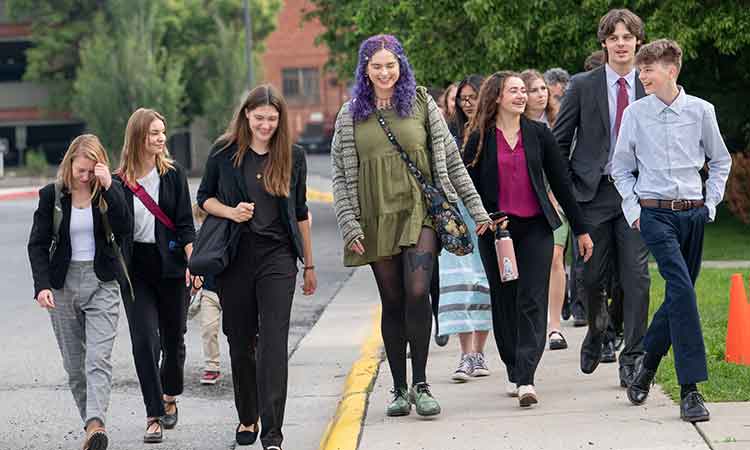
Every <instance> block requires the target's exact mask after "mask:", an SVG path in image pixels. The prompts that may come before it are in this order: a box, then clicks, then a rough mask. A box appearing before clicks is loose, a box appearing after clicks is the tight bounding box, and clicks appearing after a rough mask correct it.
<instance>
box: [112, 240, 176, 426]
mask: <svg viewBox="0 0 750 450" xmlns="http://www.w3.org/2000/svg"><path fill="white" fill-rule="evenodd" d="M130 279H131V282H132V283H133V293H134V294H135V301H127V300H126V301H125V302H124V304H125V314H126V315H127V317H128V327H129V328H130V341H131V343H132V346H133V359H134V360H135V371H136V373H137V374H138V381H139V383H140V385H141V393H142V395H143V402H144V403H145V404H146V415H147V416H148V417H159V416H163V415H164V403H163V401H162V394H166V395H179V394H182V390H183V382H184V379H185V332H186V331H187V308H188V290H187V287H186V286H185V278H184V277H183V278H162V277H161V258H160V256H159V250H158V249H157V247H156V244H142V243H138V242H136V243H135V244H134V247H133V264H132V273H131V278H130ZM160 358H161V364H160V363H159V360H160Z"/></svg>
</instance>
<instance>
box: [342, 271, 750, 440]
mask: <svg viewBox="0 0 750 450" xmlns="http://www.w3.org/2000/svg"><path fill="white" fill-rule="evenodd" d="M372 284H373V286H372V288H373V289H374V288H375V286H374V282H373V283H372ZM585 331H586V328H573V327H572V326H569V327H565V328H564V332H565V335H566V338H567V340H568V343H569V348H568V349H567V350H558V351H546V352H545V354H544V356H543V358H542V362H541V364H540V367H539V370H538V372H537V380H536V383H537V393H538V395H539V399H540V403H539V404H538V405H537V406H535V407H532V408H530V409H521V408H520V407H519V406H518V400H517V399H515V398H510V397H507V396H506V395H505V393H504V383H505V380H506V375H505V371H504V368H503V366H502V363H501V361H500V358H499V355H498V353H497V350H496V346H495V343H494V341H493V340H492V337H490V340H489V341H488V343H487V349H486V352H487V356H488V360H489V362H490V368H491V370H492V375H491V376H490V377H487V378H484V379H474V380H472V381H470V382H468V383H465V384H454V383H452V382H451V380H450V375H451V373H452V371H453V370H454V369H455V366H456V363H457V362H458V340H457V339H456V338H455V337H452V338H451V340H450V342H449V343H448V345H447V346H446V347H443V348H440V347H437V346H435V345H434V342H433V344H432V347H431V349H430V359H429V362H428V369H427V372H428V380H429V382H430V383H431V385H432V391H433V394H434V395H435V396H436V398H438V400H439V401H440V403H441V405H442V408H443V413H442V414H441V415H440V416H437V418H434V419H424V418H421V417H419V416H417V415H416V413H415V412H414V410H412V414H411V415H410V416H407V417H402V418H390V417H387V416H385V411H384V409H385V406H386V404H387V403H388V402H389V401H390V399H391V396H390V394H389V390H390V389H391V385H392V379H391V374H390V371H389V368H388V364H387V363H385V362H383V363H382V364H381V366H380V371H379V374H378V376H377V378H376V381H375V385H374V388H373V392H372V394H371V395H370V398H369V405H368V409H367V413H366V414H367V415H366V418H365V420H364V424H363V429H362V433H361V438H360V443H359V446H358V447H357V448H358V449H359V450H393V449H404V450H464V449H465V450H480V449H481V450H485V449H513V450H573V449H592V450H598V449H616V450H625V449H627V450H682V449H706V450H707V449H726V450H740V449H750V405H748V404H744V403H736V404H731V403H725V404H714V405H709V408H710V409H711V412H712V414H713V417H712V421H711V422H709V423H707V424H703V425H701V426H700V430H699V429H697V428H696V427H695V426H693V425H691V424H688V423H685V422H683V421H681V420H680V418H679V407H678V405H676V404H675V403H673V402H672V401H671V400H670V399H669V398H667V397H666V396H665V395H664V394H663V393H662V392H661V390H660V389H659V388H658V387H655V388H654V389H653V391H652V394H651V395H650V397H649V400H648V402H647V403H646V404H645V405H643V406H641V407H637V406H633V405H631V404H630V403H629V402H628V400H627V397H626V394H625V390H624V389H622V388H620V387H619V381H618V374H617V364H616V363H615V364H602V365H600V367H599V368H598V369H597V371H596V372H595V373H594V374H593V375H583V374H582V373H581V371H580V369H579V350H580V343H581V341H582V340H583V337H584V334H585ZM701 433H703V434H704V436H706V438H705V439H704V437H703V436H701ZM706 439H707V440H708V441H709V442H710V444H707V443H706ZM341 450H349V449H341ZM352 450H353V449H352Z"/></svg>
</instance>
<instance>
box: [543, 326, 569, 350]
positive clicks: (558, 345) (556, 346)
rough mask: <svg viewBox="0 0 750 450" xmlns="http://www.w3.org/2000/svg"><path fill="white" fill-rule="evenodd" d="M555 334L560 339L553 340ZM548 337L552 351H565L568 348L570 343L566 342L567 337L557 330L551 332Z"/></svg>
mask: <svg viewBox="0 0 750 450" xmlns="http://www.w3.org/2000/svg"><path fill="white" fill-rule="evenodd" d="M553 334H556V335H558V336H559V337H558V338H553V337H552V335H553ZM547 337H548V338H549V349H550V350H564V349H566V348H568V341H566V340H565V336H563V335H562V333H561V332H559V331H557V330H553V331H550V332H549V334H548V335H547Z"/></svg>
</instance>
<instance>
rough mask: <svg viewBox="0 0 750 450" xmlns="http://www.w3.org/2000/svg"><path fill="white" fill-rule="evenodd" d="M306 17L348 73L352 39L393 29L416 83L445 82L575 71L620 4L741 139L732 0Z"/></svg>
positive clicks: (397, 8)
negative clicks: (680, 53)
mask: <svg viewBox="0 0 750 450" xmlns="http://www.w3.org/2000/svg"><path fill="white" fill-rule="evenodd" d="M311 1H312V3H313V4H314V5H315V6H316V7H317V9H316V10H314V11H311V12H309V13H308V16H307V17H308V18H317V19H318V20H320V22H321V23H322V24H323V25H324V26H325V27H326V31H325V32H324V33H323V34H322V35H321V36H320V37H319V41H320V42H322V43H324V44H326V45H327V46H328V47H329V48H330V50H331V53H332V55H331V61H330V64H331V65H332V66H333V67H334V68H335V70H336V71H337V72H338V73H339V76H340V77H342V78H343V79H349V78H351V76H352V74H353V73H354V67H355V64H356V58H357V49H358V46H359V44H360V42H361V41H362V40H363V39H364V38H366V37H368V36H371V35H373V34H378V33H391V34H395V35H396V36H397V37H399V39H400V40H401V41H402V43H403V44H404V47H405V49H406V52H407V54H408V56H409V61H410V62H411V63H412V65H413V66H414V69H415V72H416V75H417V80H418V81H419V82H420V83H422V84H426V85H433V86H444V85H446V84H448V83H449V82H451V81H455V80H458V79H460V78H463V77H464V76H466V75H467V74H470V73H491V72H494V71H496V70H500V69H514V70H522V69H525V68H527V67H535V68H538V69H541V70H545V69H548V68H550V67H557V66H559V67H563V68H565V69H567V70H568V71H570V72H571V73H575V72H580V71H581V70H582V68H583V61H584V59H585V58H586V56H588V54H589V53H591V52H592V51H593V50H596V49H598V48H599V47H600V44H599V43H598V42H597V40H596V29H597V25H598V22H599V18H600V17H601V16H602V15H604V14H605V13H606V12H607V11H608V10H609V9H610V8H616V7H627V8H630V9H631V10H633V11H634V12H636V13H637V14H639V15H640V16H641V18H643V19H644V21H645V23H646V35H647V40H651V39H656V38H662V37H669V38H672V39H675V40H677V41H678V42H679V43H680V45H682V46H683V48H684V50H685V58H684V59H685V64H684V68H683V71H682V76H681V80H680V82H681V84H683V85H684V86H685V88H686V90H687V92H688V93H690V94H693V95H697V96H699V97H703V98H705V99H707V100H709V101H711V102H712V103H714V104H715V105H716V106H717V111H718V115H719V120H720V122H721V126H722V131H723V132H724V133H725V135H726V138H727V144H728V146H729V147H730V148H731V149H733V150H740V149H742V148H746V146H747V142H748V141H750V117H749V116H748V114H747V113H746V110H747V108H746V106H745V105H747V104H748V102H750V71H748V70H743V68H745V69H746V68H748V67H750V8H747V7H746V5H744V6H743V3H745V2H738V1H736V0H702V1H699V0H628V1H616V2H614V1H611V0H576V1H574V0H527V1H520V0H508V1H502V2H497V1H491V0H389V1H383V2H362V1H359V0H311Z"/></svg>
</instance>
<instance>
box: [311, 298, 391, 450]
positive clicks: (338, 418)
mask: <svg viewBox="0 0 750 450" xmlns="http://www.w3.org/2000/svg"><path fill="white" fill-rule="evenodd" d="M382 347H383V341H382V339H381V337H380V307H378V308H377V309H376V311H375V314H374V318H373V324H372V331H371V332H370V336H368V338H367V340H366V341H365V343H364V344H363V345H362V350H361V355H360V357H359V359H358V360H357V361H356V362H355V363H354V365H353V366H352V369H351V370H350V371H349V375H348V376H347V378H346V386H345V388H344V393H343V395H342V396H341V401H340V402H339V406H338V408H337V409H336V415H334V417H333V419H332V420H331V422H330V423H329V424H328V428H327V429H326V432H325V434H324V435H323V439H321V441H320V447H319V450H356V449H357V445H358V444H359V435H360V433H361V432H362V422H363V421H364V418H365V412H366V411H367V399H368V397H369V395H370V392H372V386H373V384H374V381H375V377H376V376H377V374H378V368H379V366H380V362H381V361H382V359H383V357H382V355H383V352H382Z"/></svg>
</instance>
